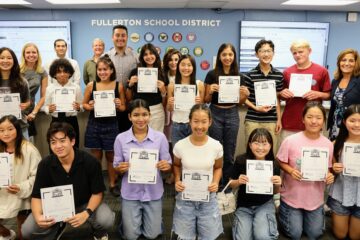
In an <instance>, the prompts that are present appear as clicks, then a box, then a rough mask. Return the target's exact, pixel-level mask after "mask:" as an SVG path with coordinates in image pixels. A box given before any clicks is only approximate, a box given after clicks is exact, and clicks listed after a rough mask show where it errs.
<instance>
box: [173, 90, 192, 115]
mask: <svg viewBox="0 0 360 240" xmlns="http://www.w3.org/2000/svg"><path fill="white" fill-rule="evenodd" d="M195 96H196V85H182V84H175V88H174V98H175V101H174V109H176V110H190V109H191V108H192V106H194V104H195Z"/></svg>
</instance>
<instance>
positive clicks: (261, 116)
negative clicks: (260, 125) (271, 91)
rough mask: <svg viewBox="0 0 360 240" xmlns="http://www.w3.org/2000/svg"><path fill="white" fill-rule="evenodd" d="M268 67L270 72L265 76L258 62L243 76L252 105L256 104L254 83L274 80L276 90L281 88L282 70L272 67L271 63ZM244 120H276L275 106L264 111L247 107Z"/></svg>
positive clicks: (282, 80) (278, 90)
mask: <svg viewBox="0 0 360 240" xmlns="http://www.w3.org/2000/svg"><path fill="white" fill-rule="evenodd" d="M270 67H271V69H270V72H269V73H268V75H266V76H265V74H264V73H263V72H262V71H261V69H260V65H259V64H258V65H257V66H256V67H255V68H253V69H251V70H250V71H249V72H247V73H246V75H247V76H248V78H245V84H246V87H247V88H248V89H249V91H250V95H249V97H248V100H249V101H250V102H252V103H253V104H254V105H256V99H255V89H254V83H256V82H260V81H272V80H273V81H275V85H276V92H280V91H281V90H282V89H283V82H284V77H283V74H282V72H280V71H279V70H277V69H276V68H273V66H272V65H270ZM245 120H249V121H256V122H276V120H277V115H276V107H273V108H272V109H271V110H270V111H268V112H266V113H263V112H257V111H255V110H254V109H252V108H250V107H249V108H248V111H247V114H246V117H245Z"/></svg>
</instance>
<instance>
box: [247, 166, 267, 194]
mask: <svg viewBox="0 0 360 240" xmlns="http://www.w3.org/2000/svg"><path fill="white" fill-rule="evenodd" d="M273 173H274V171H273V162H272V161H261V160H246V176H247V177H248V179H249V182H248V183H246V193H252V194H273V191H274V185H273V183H272V182H271V177H272V176H273Z"/></svg>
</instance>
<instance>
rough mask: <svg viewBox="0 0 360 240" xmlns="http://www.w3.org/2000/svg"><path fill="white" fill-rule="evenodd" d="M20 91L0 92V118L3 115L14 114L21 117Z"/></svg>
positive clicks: (18, 117)
mask: <svg viewBox="0 0 360 240" xmlns="http://www.w3.org/2000/svg"><path fill="white" fill-rule="evenodd" d="M20 103H21V101H20V93H4V94H0V118H1V117H3V116H5V115H14V116H15V117H16V118H17V119H21V108H20Z"/></svg>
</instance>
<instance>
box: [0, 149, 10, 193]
mask: <svg viewBox="0 0 360 240" xmlns="http://www.w3.org/2000/svg"><path fill="white" fill-rule="evenodd" d="M11 161H12V157H11V155H10V154H8V153H0V188H2V187H8V186H10V185H11Z"/></svg>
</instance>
